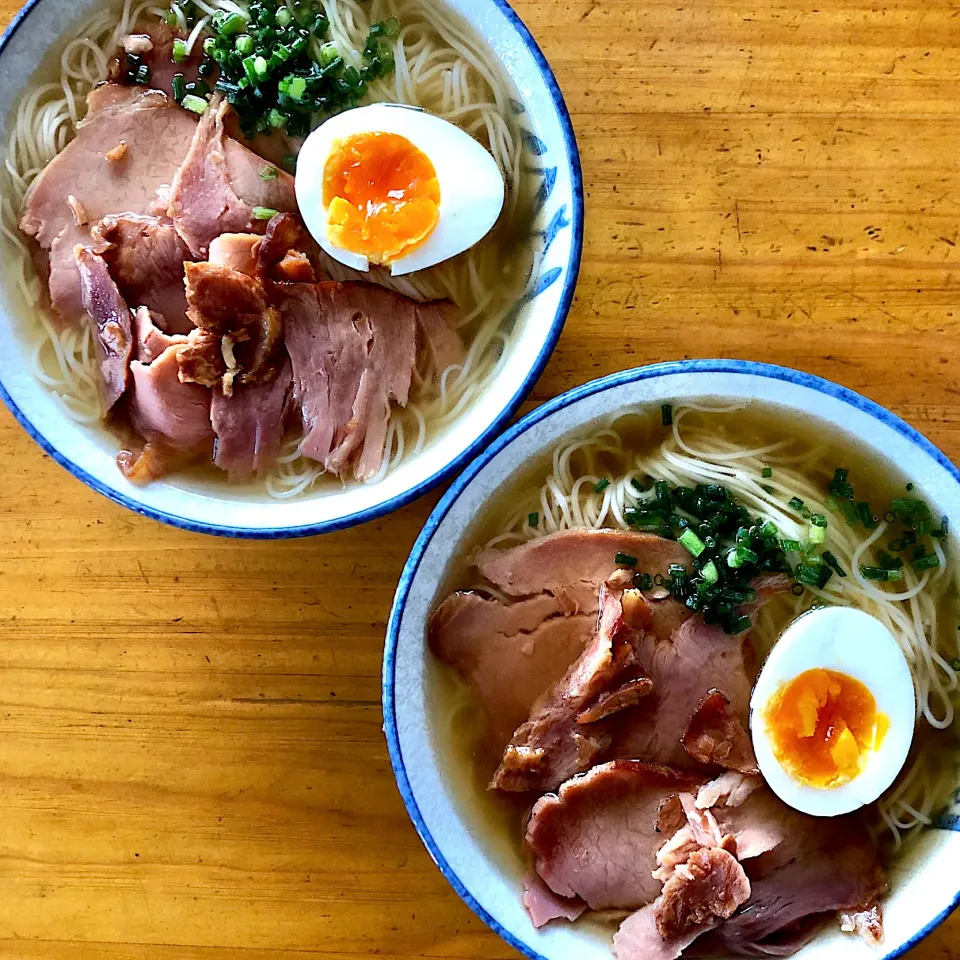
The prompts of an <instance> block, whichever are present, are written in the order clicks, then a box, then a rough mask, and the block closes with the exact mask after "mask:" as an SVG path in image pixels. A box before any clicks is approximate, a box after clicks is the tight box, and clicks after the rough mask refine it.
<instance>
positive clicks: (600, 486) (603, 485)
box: [593, 477, 610, 493]
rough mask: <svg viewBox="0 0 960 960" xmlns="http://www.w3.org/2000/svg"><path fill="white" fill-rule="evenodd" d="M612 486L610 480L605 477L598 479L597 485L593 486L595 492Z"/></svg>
mask: <svg viewBox="0 0 960 960" xmlns="http://www.w3.org/2000/svg"><path fill="white" fill-rule="evenodd" d="M609 486H610V481H609V480H608V479H607V478H606V477H604V478H603V479H602V480H598V481H597V484H596V486H595V487H594V488H593V492H594V493H603V491H604V490H606V489H607V487H609Z"/></svg>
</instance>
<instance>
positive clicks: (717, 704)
mask: <svg viewBox="0 0 960 960" xmlns="http://www.w3.org/2000/svg"><path fill="white" fill-rule="evenodd" d="M680 742H681V743H682V744H683V749H684V750H686V751H687V753H688V754H690V756H691V757H693V759H694V760H696V761H697V762H698V763H704V764H713V765H716V766H719V767H726V768H728V769H730V770H737V771H739V772H740V773H745V774H757V773H759V772H760V770H759V769H758V767H757V758H756V757H755V756H754V753H753V744H752V743H751V742H750V735H749V734H748V733H747V731H746V730H745V729H744V727H743V724H742V723H741V722H740V719H739V717H737V716H736V714H735V713H734V712H733V708H732V707H731V705H730V700H729V699H728V698H727V697H726V696H725V695H724V694H723V693H721V692H720V691H719V690H711V691H710V692H709V693H707V695H706V696H705V697H704V698H703V699H702V700H701V701H700V705H699V706H698V707H697V709H696V712H695V713H694V714H693V716H692V717H691V718H690V724H689V725H688V727H687V730H686V732H685V733H684V735H683V737H681V741H680Z"/></svg>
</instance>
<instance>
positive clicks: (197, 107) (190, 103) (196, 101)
mask: <svg viewBox="0 0 960 960" xmlns="http://www.w3.org/2000/svg"><path fill="white" fill-rule="evenodd" d="M180 106H181V107H183V108H184V109H185V110H189V111H190V112H191V113H196V114H199V115H200V116H203V114H205V113H206V112H207V107H209V106H210V102H209V101H208V100H204V98H203V97H198V96H196V95H195V94H193V93H188V94H187V95H186V96H185V97H184V98H183V99H182V100H181V101H180ZM254 216H256V214H254Z"/></svg>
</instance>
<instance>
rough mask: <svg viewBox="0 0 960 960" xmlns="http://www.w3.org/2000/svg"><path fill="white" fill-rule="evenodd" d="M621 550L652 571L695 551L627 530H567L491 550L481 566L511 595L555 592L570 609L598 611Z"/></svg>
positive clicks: (681, 562)
mask: <svg viewBox="0 0 960 960" xmlns="http://www.w3.org/2000/svg"><path fill="white" fill-rule="evenodd" d="M618 553H622V554H625V555H626V556H630V557H635V558H636V559H637V561H638V562H637V569H638V570H642V571H643V572H645V573H649V574H650V575H651V576H653V575H656V574H658V573H659V574H663V575H665V574H666V573H667V570H668V569H669V567H670V566H671V565H672V564H679V565H686V566H689V563H690V554H689V553H687V551H686V550H684V548H683V547H682V546H681V545H680V544H678V543H675V542H674V541H672V540H665V539H664V538H662V537H656V536H653V535H652V534H647V533H632V532H629V531H621V530H564V531H561V532H560V533H554V534H550V535H549V536H546V537H540V538H539V539H537V540H531V541H530V542H529V543H524V544H521V545H520V546H518V547H512V548H511V549H509V550H502V549H494V550H488V551H486V552H484V553H483V554H481V555H480V557H479V558H478V559H477V564H476V566H477V569H478V570H479V571H480V573H481V574H482V575H483V576H484V577H486V578H487V579H488V580H489V581H490V582H491V583H492V584H493V585H494V586H495V587H497V589H498V590H501V591H503V592H504V593H505V594H507V595H508V596H510V597H529V596H532V595H533V594H537V593H549V594H551V595H552V596H554V597H556V598H557V599H558V600H559V601H560V602H561V603H562V604H563V606H564V609H566V610H568V611H570V612H574V613H576V612H584V613H594V612H595V611H596V610H597V606H598V600H599V596H600V584H601V583H603V582H604V581H605V580H606V579H607V578H608V577H609V576H610V575H611V574H612V573H613V571H614V570H616V568H617V567H616V556H617V554H618Z"/></svg>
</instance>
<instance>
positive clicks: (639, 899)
mask: <svg viewBox="0 0 960 960" xmlns="http://www.w3.org/2000/svg"><path fill="white" fill-rule="evenodd" d="M700 782H701V781H700V779H699V778H697V777H696V776H694V775H691V774H686V773H682V772H680V771H677V770H671V769H669V768H668V767H662V766H656V765H653V764H647V763H641V762H640V761H631V760H616V761H613V762H611V763H605V764H603V765H601V766H598V767H594V768H593V769H592V770H590V771H589V772H588V773H584V774H581V775H580V776H577V777H574V778H573V779H572V780H568V781H567V782H566V783H565V784H563V786H561V787H560V790H559V791H558V793H557V794H555V795H554V794H548V795H547V796H545V797H542V798H541V799H540V800H538V801H537V803H536V805H535V806H534V808H533V810H532V812H531V814H530V818H529V821H528V823H527V829H526V836H525V843H526V846H527V849H528V851H529V852H530V855H531V858H532V860H533V863H534V866H535V869H536V871H537V873H538V874H539V875H540V877H541V878H542V879H543V881H544V882H545V883H546V884H547V886H548V887H550V889H551V890H553V892H554V893H556V894H557V895H558V896H561V897H566V898H570V899H572V898H576V897H579V898H581V899H582V900H584V901H586V903H587V904H588V905H589V906H590V907H591V908H592V909H594V910H605V909H624V910H635V909H638V908H639V907H641V906H643V905H644V904H647V903H651V902H652V901H653V900H654V899H656V897H657V896H659V894H660V888H661V883H660V881H659V880H658V879H655V878H654V876H653V873H654V871H655V870H656V869H657V850H658V849H659V848H660V847H661V845H662V844H663V843H664V841H665V840H666V839H667V838H666V837H665V836H664V835H663V833H662V832H660V828H659V812H660V808H661V806H662V805H663V804H664V802H665V801H667V800H669V799H670V798H671V797H673V796H674V795H676V794H678V793H682V792H691V791H695V790H696V788H697V786H698V785H699V783H700Z"/></svg>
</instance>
